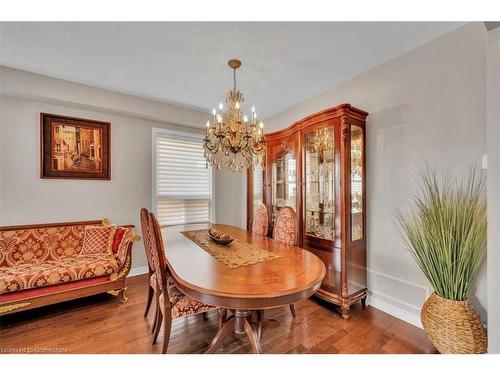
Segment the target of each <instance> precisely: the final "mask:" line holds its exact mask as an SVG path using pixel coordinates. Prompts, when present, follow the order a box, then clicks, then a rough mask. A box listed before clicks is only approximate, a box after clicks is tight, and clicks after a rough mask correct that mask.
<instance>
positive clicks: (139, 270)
mask: <svg viewBox="0 0 500 375" xmlns="http://www.w3.org/2000/svg"><path fill="white" fill-rule="evenodd" d="M148 271H149V270H148V266H144V267H137V268H132V269H131V270H130V272H129V273H128V277H130V276H137V275H143V274H145V273H148Z"/></svg>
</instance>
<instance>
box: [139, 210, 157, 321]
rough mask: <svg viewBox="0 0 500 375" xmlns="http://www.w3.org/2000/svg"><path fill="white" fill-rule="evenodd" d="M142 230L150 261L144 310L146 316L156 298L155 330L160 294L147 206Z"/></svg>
mask: <svg viewBox="0 0 500 375" xmlns="http://www.w3.org/2000/svg"><path fill="white" fill-rule="evenodd" d="M140 217H141V231H142V241H143V244H144V251H145V252H146V259H147V261H148V297H147V300H146V310H145V311H144V317H145V318H146V317H147V316H148V313H149V309H150V308H151V304H152V302H153V299H154V300H155V310H156V311H155V314H154V319H155V321H154V322H153V331H154V328H155V326H156V318H157V316H158V311H157V310H158V300H157V299H158V294H157V293H156V275H155V273H154V264H153V250H154V249H153V242H154V241H155V238H154V232H153V230H152V228H150V227H149V211H148V210H147V209H145V208H143V209H141V213H140Z"/></svg>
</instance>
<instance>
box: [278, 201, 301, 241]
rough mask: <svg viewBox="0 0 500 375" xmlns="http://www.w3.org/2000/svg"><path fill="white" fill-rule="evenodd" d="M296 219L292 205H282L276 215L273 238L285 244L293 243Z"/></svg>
mask: <svg viewBox="0 0 500 375" xmlns="http://www.w3.org/2000/svg"><path fill="white" fill-rule="evenodd" d="M296 228H297V219H296V215H295V210H294V209H293V208H292V207H288V206H287V207H283V208H282V209H281V210H280V211H279V212H278V215H276V222H275V224H274V229H273V239H274V240H276V241H278V242H281V243H282V244H285V245H294V244H295V237H296Z"/></svg>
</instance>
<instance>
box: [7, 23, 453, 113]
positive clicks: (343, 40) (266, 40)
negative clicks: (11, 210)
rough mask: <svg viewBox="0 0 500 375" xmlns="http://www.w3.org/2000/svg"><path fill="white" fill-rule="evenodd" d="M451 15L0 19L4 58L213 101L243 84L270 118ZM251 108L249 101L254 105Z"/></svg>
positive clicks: (62, 74)
mask: <svg viewBox="0 0 500 375" xmlns="http://www.w3.org/2000/svg"><path fill="white" fill-rule="evenodd" d="M461 25H462V24H461V23H446V22H404V23H403V22H397V23H394V22H370V23H366V22H326V23H312V22H302V23H299V22H287V23H278V22H271V23H264V22H250V23H236V22H234V23H233V22H230V23H222V22H211V23H210V22H203V23H194V22H184V23H182V22H175V23H174V22H150V23H139V22H124V23H118V22H103V23H95V22H81V23H53V22H48V23H32V22H25V23H19V22H12V23H6V22H3V23H0V64H1V65H5V66H10V67H13V68H18V69H22V70H27V71H31V72H35V73H40V74H44V75H49V76H53V77H57V78H62V79H66V80H70V81H74V82H78V83H84V84H88V85H92V86H96V87H101V88H106V89H110V90H115V91H119V92H123V93H127V94H132V95H137V96H142V97H146V98H151V99H156V100H160V101H165V102H169V103H176V104H182V105H185V106H189V107H194V108H200V109H203V110H208V109H210V108H211V107H213V106H214V105H215V104H217V103H218V102H219V101H220V100H223V99H224V97H225V93H226V91H227V90H228V89H229V88H230V87H232V74H231V71H230V70H229V68H228V67H227V65H226V62H227V60H228V59H229V58H231V57H237V58H239V59H241V60H242V62H243V66H242V68H241V69H240V71H239V79H238V85H239V87H240V88H241V89H242V91H243V92H244V94H245V98H246V104H247V106H248V107H249V106H250V105H251V104H253V103H255V105H256V107H257V111H258V112H259V115H260V117H262V118H266V117H269V116H271V115H273V114H275V113H278V112H280V111H283V110H285V109H286V108H288V107H290V106H292V105H294V104H296V103H299V102H301V101H303V100H305V99H308V98H310V97H312V96H314V95H316V94H319V93H321V92H323V91H325V90H327V89H329V88H331V87H333V86H335V85H337V84H339V83H340V82H342V81H345V80H347V79H349V78H351V77H353V76H355V75H357V74H360V73H362V72H363V71H366V70H368V69H370V68H372V67H374V66H376V65H379V64H381V63H383V62H385V61H387V60H389V59H391V58H393V57H396V56H399V55H401V54H403V53H405V52H407V51H409V50H411V49H414V48H415V47H417V46H419V45H422V44H425V43H427V42H429V41H431V40H433V39H435V38H437V37H439V36H441V35H443V34H445V33H447V32H449V31H451V30H453V29H456V28H457V27H459V26H461ZM248 107H247V108H248Z"/></svg>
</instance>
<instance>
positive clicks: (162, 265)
mask: <svg viewBox="0 0 500 375" xmlns="http://www.w3.org/2000/svg"><path fill="white" fill-rule="evenodd" d="M149 223H150V225H151V228H152V232H153V235H154V240H153V241H152V242H153V246H152V247H153V251H152V258H153V265H154V269H155V270H157V271H156V272H155V274H156V275H157V276H156V280H157V288H158V289H157V292H158V295H160V294H162V293H165V295H164V300H165V302H166V303H168V302H167V301H169V298H168V289H167V260H166V258H165V247H164V245H163V236H162V233H161V228H160V224H159V223H158V220H156V217H155V215H154V214H153V213H152V212H150V213H149Z"/></svg>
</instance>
